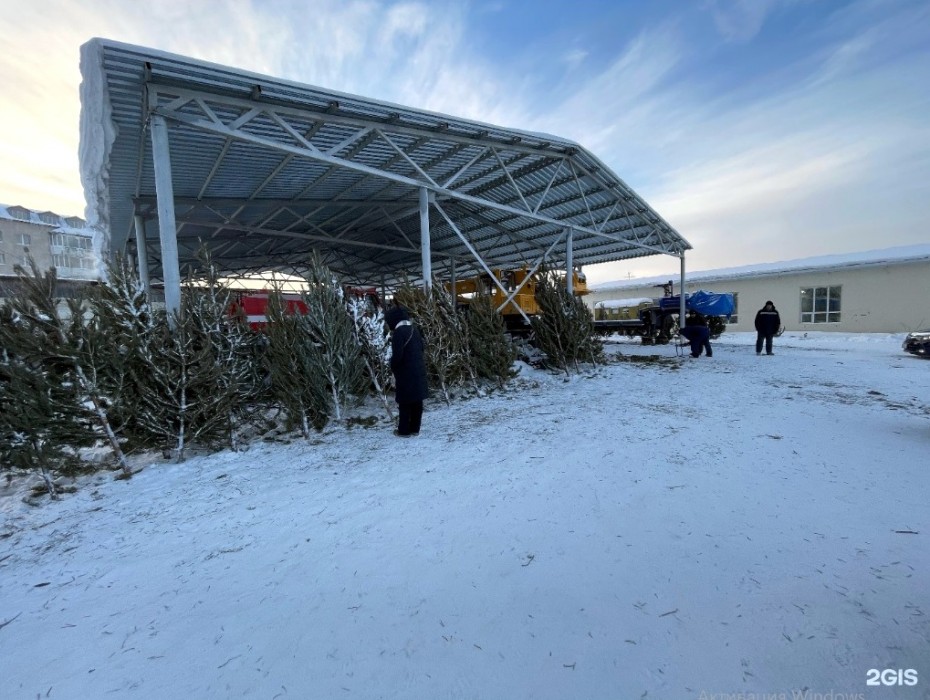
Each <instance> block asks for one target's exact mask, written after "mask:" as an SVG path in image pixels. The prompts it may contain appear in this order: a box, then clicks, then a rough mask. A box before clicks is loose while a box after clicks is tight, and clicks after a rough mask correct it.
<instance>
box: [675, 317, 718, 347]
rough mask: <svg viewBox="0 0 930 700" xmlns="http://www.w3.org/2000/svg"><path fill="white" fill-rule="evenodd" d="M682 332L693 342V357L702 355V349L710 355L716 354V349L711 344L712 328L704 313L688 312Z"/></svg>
mask: <svg viewBox="0 0 930 700" xmlns="http://www.w3.org/2000/svg"><path fill="white" fill-rule="evenodd" d="M680 332H681V335H682V337H684V338H687V339H688V340H689V341H690V342H691V357H700V356H701V351H702V350H703V351H704V352H706V353H707V356H708V357H713V356H714V350H713V348H712V347H711V346H710V328H708V326H707V319H706V318H704V316H703V314H699V313H691V314H688V316H687V318H686V319H685V327H684V328H682V329H681V331H680Z"/></svg>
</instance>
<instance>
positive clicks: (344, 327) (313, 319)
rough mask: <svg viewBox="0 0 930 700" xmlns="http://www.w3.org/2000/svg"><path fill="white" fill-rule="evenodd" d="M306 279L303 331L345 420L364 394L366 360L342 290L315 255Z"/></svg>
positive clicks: (337, 411) (338, 416)
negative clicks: (352, 403) (349, 407)
mask: <svg viewBox="0 0 930 700" xmlns="http://www.w3.org/2000/svg"><path fill="white" fill-rule="evenodd" d="M304 278H305V280H306V282H307V291H306V292H304V294H303V301H304V304H306V307H307V311H306V315H305V317H304V321H305V323H304V324H303V327H304V328H306V329H307V331H308V332H309V333H310V335H311V340H312V342H313V343H314V345H315V346H316V348H317V353H316V355H315V356H314V357H315V358H316V359H317V360H318V361H319V363H320V365H319V369H318V372H319V373H321V374H323V376H325V377H326V381H327V385H328V386H327V388H328V390H329V395H330V399H331V407H332V410H333V412H334V413H335V418H336V420H342V417H343V414H344V413H345V409H346V406H347V405H348V402H349V400H350V399H351V398H352V397H354V396H358V395H359V394H360V393H361V392H362V391H363V390H364V383H365V360H364V357H363V356H362V350H361V348H360V346H359V343H358V338H357V336H356V333H355V325H354V323H353V321H352V318H351V316H350V315H349V310H348V308H347V307H346V301H345V296H344V292H343V289H342V286H341V285H340V284H339V281H338V280H337V279H336V277H335V276H334V275H333V273H332V272H331V271H330V270H329V268H327V267H326V266H325V265H324V264H323V263H322V261H321V260H320V258H319V256H318V255H316V254H314V256H313V258H312V259H311V261H310V267H309V269H308V270H307V271H306V272H305V273H304Z"/></svg>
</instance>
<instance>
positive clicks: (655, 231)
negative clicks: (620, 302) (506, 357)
mask: <svg viewBox="0 0 930 700" xmlns="http://www.w3.org/2000/svg"><path fill="white" fill-rule="evenodd" d="M81 70H82V75H83V77H84V81H85V83H87V84H88V85H93V84H94V83H95V81H96V82H97V84H99V86H100V88H99V94H97V93H94V92H93V90H86V89H85V88H84V86H82V112H81V121H82V124H81V133H82V146H81V151H82V154H81V156H82V173H83V175H84V180H85V187H87V183H88V182H92V181H94V180H96V182H97V183H102V184H98V185H97V186H95V187H91V188H90V189H91V191H89V192H88V201H89V203H90V207H91V209H92V210H95V211H96V212H97V213H98V217H97V218H98V219H99V220H100V221H101V222H102V223H103V225H104V227H105V228H106V229H107V230H108V233H109V236H110V247H109V249H110V251H120V250H127V251H130V252H133V251H135V245H136V243H135V240H136V239H135V237H134V235H133V224H134V220H136V217H138V219H137V220H138V221H140V222H142V223H144V224H145V225H144V226H143V230H144V240H145V251H136V252H137V253H139V258H140V259H141V260H144V261H145V260H147V265H148V272H149V274H150V278H151V279H162V277H163V274H162V260H161V257H162V252H161V251H162V246H161V245H159V232H158V227H157V226H156V225H155V224H154V222H153V220H154V219H157V216H158V211H159V208H158V200H157V197H156V184H155V183H156V177H155V163H154V162H153V138H152V135H151V131H152V124H153V122H155V121H158V122H159V123H161V121H160V120H161V119H163V120H164V123H165V124H166V125H167V142H168V144H169V148H168V151H169V153H170V175H171V184H172V186H173V187H172V190H173V203H174V216H175V221H176V232H177V247H178V263H179V264H180V266H181V268H182V270H186V269H187V268H188V267H189V266H194V267H196V259H195V254H196V251H197V249H198V248H199V246H200V244H201V241H203V242H204V243H206V244H207V245H208V246H209V247H210V249H211V251H212V255H213V257H214V260H215V261H216V262H217V263H218V264H219V265H220V267H221V268H222V269H223V270H225V271H227V272H229V273H248V272H261V271H272V270H274V271H280V272H285V273H296V274H299V273H300V272H301V270H302V269H303V268H304V266H305V265H306V263H307V261H308V259H309V258H310V256H311V255H312V253H313V252H314V251H319V253H320V254H321V255H322V257H323V259H324V261H325V262H326V263H327V264H328V265H329V266H330V267H331V268H332V269H333V270H334V271H335V272H337V273H338V274H340V275H341V276H343V277H344V279H345V280H346V281H348V282H353V283H368V284H384V283H387V284H393V283H396V282H397V281H399V280H400V279H401V278H402V277H403V276H404V275H406V276H408V277H409V278H410V279H418V278H420V277H421V276H422V275H423V274H424V273H423V267H424V260H423V258H422V257H421V256H422V255H423V251H424V250H426V251H427V255H428V256H429V259H430V260H431V265H432V273H433V274H440V275H448V274H455V272H454V269H455V268H456V266H458V267H457V269H458V270H459V272H458V274H459V275H461V274H463V272H464V270H463V266H474V267H475V269H478V266H477V265H476V264H475V263H476V258H477V259H478V260H477V262H478V263H483V264H482V265H481V266H482V267H484V266H485V265H486V266H490V267H505V266H506V267H512V266H519V265H524V264H526V265H532V264H534V262H537V261H539V260H540V259H541V258H542V257H543V256H546V261H547V263H548V264H550V265H552V266H555V265H557V264H559V263H562V264H564V263H565V261H566V260H569V261H571V262H573V264H574V265H576V266H577V265H590V264H594V263H602V262H608V261H613V260H621V259H626V258H633V257H638V256H645V255H653V254H657V253H665V254H671V255H683V253H684V251H685V250H686V249H689V248H690V247H691V246H690V245H689V244H688V242H687V241H686V240H684V239H683V238H682V237H681V236H680V235H679V234H678V233H677V232H676V231H675V230H674V229H673V228H672V227H671V226H669V224H668V223H666V222H665V221H664V220H663V219H662V218H661V217H660V216H659V215H658V214H657V213H656V212H655V211H654V210H653V209H652V208H651V207H650V206H649V205H648V204H646V202H645V201H643V199H642V198H640V197H639V196H638V195H637V194H636V193H635V192H633V190H632V189H630V188H629V187H628V186H627V185H626V184H625V183H624V182H623V181H622V180H621V179H620V178H619V177H617V176H616V175H615V174H614V173H613V172H612V171H611V170H610V169H609V168H608V167H606V166H605V165H604V164H603V163H602V162H601V161H600V160H598V159H597V157H595V156H594V155H593V154H592V153H590V152H588V151H587V150H585V149H584V148H582V147H581V146H579V145H578V144H576V143H574V142H572V141H568V140H566V139H561V138H558V137H555V136H549V135H545V134H537V133H529V132H525V131H519V130H515V129H505V128H502V127H497V126H492V125H489V124H483V123H480V122H475V121H468V120H464V119H458V118H455V117H451V116H448V115H443V114H438V113H432V112H426V111H423V110H416V109H411V108H408V107H401V106H398V105H393V104H389V103H384V102H378V101H375V100H371V99H367V98H363V97H357V96H353V95H347V94H342V93H337V92H333V91H329V90H323V89H320V88H316V87H312V86H308V85H301V84H298V83H294V82H289V81H285V80H281V79H277V78H272V77H268V76H262V75H257V74H253V73H248V72H245V71H240V70H237V69H235V68H230V67H224V66H219V65H215V64H210V63H205V62H202V61H197V60H194V59H191V58H186V57H182V56H177V55H172V54H166V53H162V52H158V51H153V50H151V49H146V48H141V47H137V46H130V45H126V44H121V43H117V42H113V41H109V40H103V39H93V40H91V41H90V42H88V43H87V44H85V46H84V47H82V61H81ZM89 99H90V100H97V99H99V100H100V102H101V104H102V105H103V106H100V105H97V104H88V100H89ZM107 118H109V119H111V120H112V125H113V126H115V127H116V128H115V136H114V137H113V138H112V139H111V140H110V141H109V142H107V143H105V144H101V145H99V147H98V145H97V144H95V143H90V142H85V141H86V140H88V139H98V140H99V139H100V137H99V136H92V134H100V133H101V129H100V128H99V125H97V124H95V123H94V122H95V121H99V120H106V119H107ZM95 127H96V128H95ZM103 127H104V128H103V132H102V133H106V129H107V125H106V124H104V125H103ZM104 140H105V139H104ZM95 152H98V154H97V155H96V156H94V153H95ZM100 153H102V155H100ZM424 188H425V191H426V192H427V197H428V199H427V198H424V199H423V200H422V201H423V202H424V206H426V205H425V202H426V201H429V203H430V204H429V206H428V210H429V213H428V216H429V222H428V229H427V230H428V239H429V240H427V241H426V242H425V244H426V245H425V247H424V241H422V240H421V231H423V230H424V229H422V228H421V218H420V213H421V206H420V202H421V199H420V191H421V189H424ZM567 242H568V243H567ZM143 252H144V253H145V254H142V253H143ZM168 257H170V256H168ZM426 274H428V272H427V273H426Z"/></svg>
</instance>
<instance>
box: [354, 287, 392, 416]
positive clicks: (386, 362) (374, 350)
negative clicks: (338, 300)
mask: <svg viewBox="0 0 930 700" xmlns="http://www.w3.org/2000/svg"><path fill="white" fill-rule="evenodd" d="M349 316H350V317H351V318H352V323H353V325H354V327H355V339H356V342H357V343H358V346H359V348H360V349H361V354H362V359H363V360H364V362H365V372H366V376H367V378H368V383H369V384H370V385H371V389H372V391H374V393H375V395H376V396H377V397H378V398H379V399H380V400H381V403H382V404H383V405H384V410H385V411H387V414H388V418H390V419H391V420H393V419H394V411H393V410H391V402H390V401H389V400H388V397H387V393H388V391H389V390H390V388H391V384H392V383H393V379H394V375H393V373H392V372H391V336H390V335H389V334H388V333H387V331H386V330H385V325H384V312H383V311H382V310H381V309H380V308H376V309H370V308H369V307H368V304H367V302H366V301H365V300H364V299H358V298H352V299H349Z"/></svg>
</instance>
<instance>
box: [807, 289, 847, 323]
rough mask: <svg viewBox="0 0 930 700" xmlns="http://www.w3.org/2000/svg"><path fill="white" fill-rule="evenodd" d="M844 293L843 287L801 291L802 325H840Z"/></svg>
mask: <svg viewBox="0 0 930 700" xmlns="http://www.w3.org/2000/svg"><path fill="white" fill-rule="evenodd" d="M842 292H843V288H842V287H841V286H836V287H805V288H803V289H801V323H839V322H840V312H841V310H842V309H841V307H842V300H843V294H842Z"/></svg>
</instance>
